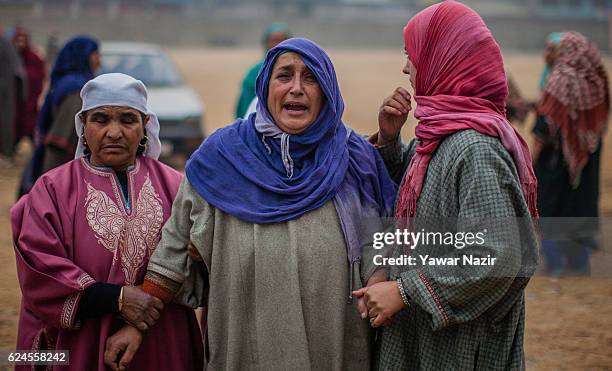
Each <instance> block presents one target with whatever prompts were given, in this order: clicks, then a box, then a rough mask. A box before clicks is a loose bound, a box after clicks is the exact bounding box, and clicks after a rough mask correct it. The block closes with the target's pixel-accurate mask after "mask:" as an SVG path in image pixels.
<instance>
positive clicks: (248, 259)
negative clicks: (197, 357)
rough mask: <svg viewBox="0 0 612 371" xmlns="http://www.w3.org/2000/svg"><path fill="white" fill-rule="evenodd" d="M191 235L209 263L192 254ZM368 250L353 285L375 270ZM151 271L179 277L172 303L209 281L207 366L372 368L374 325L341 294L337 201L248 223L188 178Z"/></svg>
mask: <svg viewBox="0 0 612 371" xmlns="http://www.w3.org/2000/svg"><path fill="white" fill-rule="evenodd" d="M236 202H240V200H236ZM189 240H191V241H192V243H193V244H194V245H195V247H196V248H197V250H198V252H199V253H200V255H201V256H202V258H203V260H204V264H205V265H206V270H204V269H202V267H201V266H198V264H196V263H194V262H193V261H192V260H191V258H189V257H188V255H187V250H186V248H185V246H186V245H187V243H188V241H189ZM373 253H374V250H372V249H367V248H364V251H363V259H362V261H363V262H364V263H363V265H362V266H360V269H356V270H355V272H354V278H355V279H354V281H355V283H354V289H357V288H360V287H362V285H363V284H364V283H365V282H367V279H368V278H369V277H370V275H371V274H372V272H373V271H374V270H375V269H374V268H375V267H373V266H372V264H371V263H370V262H372V257H371V254H373ZM206 271H207V272H208V276H207V277H204V273H203V272H206ZM147 277H148V278H147V279H152V278H153V279H154V280H155V281H156V283H158V284H161V285H166V286H167V287H170V288H172V286H175V285H176V284H177V283H180V284H181V285H182V288H181V291H180V292H179V293H178V294H177V296H176V298H175V301H178V302H180V303H183V304H185V305H190V306H193V307H195V306H197V305H200V304H201V302H202V298H201V296H202V291H203V289H204V286H205V283H204V282H205V278H208V283H209V292H208V298H207V303H208V344H209V348H210V358H209V363H208V369H209V370H369V369H370V358H371V357H370V355H371V351H372V343H373V339H372V338H371V335H372V332H371V329H370V327H369V323H368V321H367V320H362V319H361V318H360V316H359V313H358V310H357V305H356V300H353V301H352V302H351V303H349V302H348V301H347V297H348V292H349V264H348V258H347V248H346V244H345V240H344V236H343V232H342V228H341V225H340V220H339V217H338V214H337V212H336V209H335V207H334V203H333V201H329V202H327V203H326V204H325V205H323V206H322V207H320V208H318V209H316V210H313V211H311V212H308V213H306V214H305V215H303V216H301V217H300V218H298V219H295V220H292V221H288V222H282V223H272V224H253V223H249V222H245V221H242V220H239V219H237V218H235V217H233V216H231V215H229V214H227V213H225V212H223V211H221V210H220V209H217V208H215V207H213V206H212V205H210V204H209V203H208V202H206V201H205V200H204V199H203V198H202V197H201V196H200V195H199V194H198V193H197V192H196V191H195V189H194V188H193V187H192V186H191V185H190V183H189V181H188V180H187V179H186V178H185V179H184V180H183V183H182V185H181V187H180V189H179V191H178V194H177V196H176V199H175V201H174V204H173V209H172V216H171V217H170V218H169V220H168V222H167V223H166V225H165V226H164V229H163V231H162V238H161V241H160V243H159V245H158V247H157V248H156V249H155V252H154V254H153V256H152V257H151V260H150V262H149V266H148V273H147ZM175 290H176V289H175V288H172V291H175Z"/></svg>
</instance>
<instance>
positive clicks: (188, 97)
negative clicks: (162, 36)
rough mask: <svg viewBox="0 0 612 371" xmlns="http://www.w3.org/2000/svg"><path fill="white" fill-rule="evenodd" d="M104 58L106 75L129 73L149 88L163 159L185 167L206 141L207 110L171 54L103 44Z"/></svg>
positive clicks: (158, 49)
mask: <svg viewBox="0 0 612 371" xmlns="http://www.w3.org/2000/svg"><path fill="white" fill-rule="evenodd" d="M101 54H102V68H101V70H102V73H108V72H121V73H125V74H128V75H130V76H132V77H134V78H136V79H138V80H141V81H142V82H143V83H144V84H145V85H146V86H147V90H148V92H149V108H150V109H151V110H152V111H153V112H155V114H157V117H158V119H159V124H160V127H161V128H160V139H161V141H162V156H161V159H162V161H166V162H168V163H170V164H171V165H174V166H177V167H181V166H182V165H183V164H182V163H181V162H184V160H185V159H186V158H188V157H189V155H191V153H192V152H193V151H194V150H195V149H197V148H198V146H199V145H200V143H201V142H202V140H203V139H204V137H205V130H204V106H203V105H202V103H201V102H200V100H199V99H198V97H197V96H196V94H195V93H194V92H193V90H191V88H189V87H188V86H187V85H186V84H185V83H184V82H183V80H182V78H181V76H180V74H179V72H178V70H177V68H176V66H175V65H174V63H173V62H172V60H171V59H170V58H169V56H168V54H167V53H166V52H165V51H164V50H163V49H162V48H161V47H159V46H157V45H153V44H142V43H133V42H103V43H102V47H101ZM177 157H178V159H177Z"/></svg>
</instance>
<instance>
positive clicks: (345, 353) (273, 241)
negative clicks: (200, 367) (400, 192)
mask: <svg viewBox="0 0 612 371" xmlns="http://www.w3.org/2000/svg"><path fill="white" fill-rule="evenodd" d="M256 86H257V96H258V98H259V104H258V108H257V112H256V114H253V115H250V116H249V117H248V118H247V119H238V120H237V121H236V122H234V123H233V124H231V125H229V126H226V127H224V128H222V129H219V130H217V131H216V132H215V133H213V134H212V135H211V136H210V137H208V138H207V139H206V141H205V142H204V143H203V144H202V146H200V148H199V149H198V150H197V151H196V152H195V153H194V154H193V155H192V156H191V159H190V160H189V162H188V163H187V168H186V177H185V179H184V180H183V183H182V184H181V187H180V189H179V191H178V194H177V197H176V200H175V201H174V205H173V208H172V215H171V217H170V219H168V222H167V223H166V225H165V226H164V229H163V233H162V239H161V241H160V244H159V245H158V247H157V249H156V250H155V253H154V254H153V256H152V257H151V260H150V261H149V266H148V268H147V274H146V276H145V282H144V284H143V289H144V291H145V292H147V293H150V294H153V295H155V296H158V297H159V298H161V299H163V301H164V302H169V301H170V300H172V298H174V300H175V301H177V299H179V300H180V301H181V302H183V303H184V304H185V305H190V306H192V307H196V306H197V305H198V304H200V303H201V302H202V300H203V298H202V287H203V286H204V285H205V284H206V283H208V337H207V339H208V340H207V341H208V344H209V349H210V358H209V363H208V369H209V370H268V369H270V370H369V369H370V365H371V363H370V361H371V355H372V352H373V349H372V343H373V333H372V332H371V329H370V328H369V326H368V323H367V321H364V320H363V319H361V318H360V316H359V310H358V308H360V307H362V306H363V301H361V300H351V299H352V298H351V295H350V291H351V290H352V289H357V288H360V287H363V286H365V285H366V284H371V283H373V282H376V281H377V280H384V279H385V278H386V271H384V272H380V270H379V269H378V267H377V266H376V265H374V264H373V261H372V260H373V259H372V256H373V255H374V250H373V249H372V245H371V238H372V235H371V234H368V233H364V236H363V237H365V239H362V238H361V237H362V236H361V235H360V233H359V232H361V231H362V230H363V229H367V228H368V227H371V226H372V225H374V224H376V223H374V222H375V221H380V219H379V218H380V217H384V216H388V215H390V214H389V213H391V211H392V208H393V202H394V200H395V194H396V190H397V188H396V186H395V185H394V184H393V182H392V181H391V179H390V178H389V175H388V174H387V172H386V170H385V168H384V164H383V163H382V160H381V159H380V157H379V155H378V154H377V152H376V150H375V149H374V148H373V147H372V146H371V145H370V144H369V143H367V142H366V141H365V140H364V139H363V138H362V137H361V136H359V135H357V134H356V133H355V132H353V131H352V130H350V129H349V128H348V127H347V126H345V124H344V123H343V122H342V114H343V112H344V102H343V99H342V95H341V93H340V88H339V86H338V81H337V78H336V73H335V70H334V67H333V64H332V62H331V60H330V59H329V56H328V55H327V54H326V53H325V51H324V50H323V49H321V47H319V46H318V45H317V44H315V43H314V42H312V41H310V40H307V39H301V38H292V39H289V40H286V41H284V42H282V43H280V44H279V45H277V46H276V47H275V48H272V49H270V51H269V52H268V53H267V55H266V59H265V60H264V64H263V65H262V68H261V70H260V72H259V76H258V77H257V83H256ZM360 216H362V217H361V218H360ZM362 221H363V223H361V222H362ZM363 224H367V225H363ZM189 241H191V242H192V243H193V245H194V246H195V248H196V249H197V252H198V254H199V256H200V257H201V259H202V260H203V261H204V264H205V266H206V267H207V270H206V271H207V273H203V272H202V270H201V269H200V267H201V265H198V264H195V263H194V261H193V259H192V257H191V255H189V253H188V249H187V248H186V247H185V246H186V245H187V244H188V242H189ZM380 273H382V274H380ZM179 287H182V289H181V290H182V291H184V292H185V293H186V294H188V295H177V291H178V290H179ZM186 287H189V288H190V290H185V288H186ZM347 298H348V300H347ZM362 309H363V308H362ZM143 336H144V338H145V339H146V338H147V337H148V336H149V335H148V334H145V335H142V334H140V333H139V332H138V331H136V330H135V329H134V328H132V327H129V326H127V327H125V330H124V332H123V333H122V334H118V335H117V338H114V339H113V342H112V343H110V344H109V349H111V350H112V351H109V353H110V354H111V357H110V358H111V360H112V359H114V355H115V354H117V353H121V352H122V351H123V349H126V348H130V347H132V346H133V344H136V345H137V344H138V343H139V342H140V341H142V340H141V339H142V337H143ZM108 363H110V362H107V364H108Z"/></svg>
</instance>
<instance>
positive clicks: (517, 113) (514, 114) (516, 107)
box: [506, 71, 535, 125]
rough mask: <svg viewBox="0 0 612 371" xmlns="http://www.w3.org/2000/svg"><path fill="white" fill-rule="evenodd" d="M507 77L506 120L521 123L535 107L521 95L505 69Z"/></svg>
mask: <svg viewBox="0 0 612 371" xmlns="http://www.w3.org/2000/svg"><path fill="white" fill-rule="evenodd" d="M506 76H507V77H508V98H507V99H506V117H507V118H508V121H510V122H514V123H517V124H519V125H522V124H524V123H525V119H526V118H527V115H528V114H529V112H531V110H533V109H534V108H535V104H534V103H532V102H530V101H528V100H527V99H525V98H524V97H523V96H522V95H521V91H520V90H519V88H518V86H517V85H516V82H514V79H513V78H512V76H510V73H509V72H507V71H506Z"/></svg>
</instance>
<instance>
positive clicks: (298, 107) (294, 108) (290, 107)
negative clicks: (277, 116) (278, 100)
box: [283, 103, 308, 114]
mask: <svg viewBox="0 0 612 371" xmlns="http://www.w3.org/2000/svg"><path fill="white" fill-rule="evenodd" d="M283 108H285V109H286V110H287V111H288V112H289V113H296V114H300V113H303V112H306V111H308V107H307V106H306V105H305V104H301V103H285V104H284V105H283Z"/></svg>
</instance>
